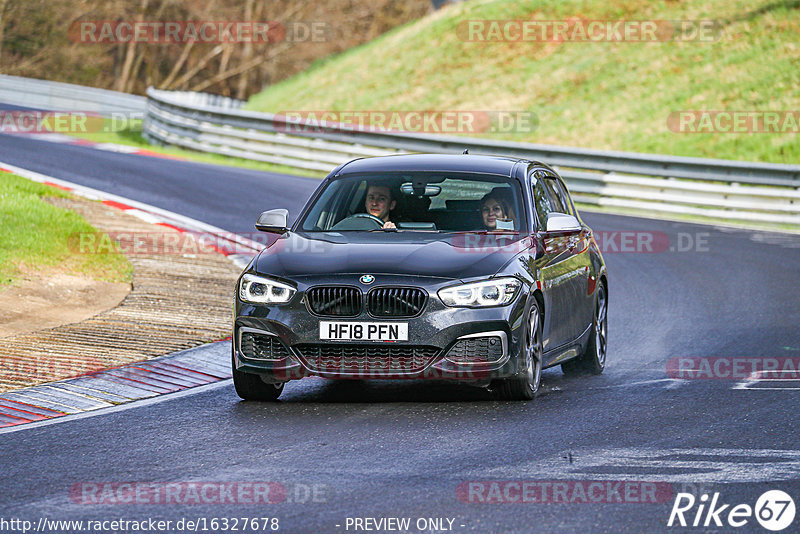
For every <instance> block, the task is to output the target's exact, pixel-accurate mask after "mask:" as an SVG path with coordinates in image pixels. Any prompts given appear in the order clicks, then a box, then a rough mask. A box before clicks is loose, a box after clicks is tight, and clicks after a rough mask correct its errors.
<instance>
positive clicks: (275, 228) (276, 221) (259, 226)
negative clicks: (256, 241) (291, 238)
mask: <svg viewBox="0 0 800 534" xmlns="http://www.w3.org/2000/svg"><path fill="white" fill-rule="evenodd" d="M288 217H289V210H282V209H280V210H269V211H265V212H264V213H262V214H261V215H259V216H258V221H257V222H256V230H258V231H259V232H271V233H273V234H285V233H286V232H288V231H289V228H287V225H286V219H287V218H288Z"/></svg>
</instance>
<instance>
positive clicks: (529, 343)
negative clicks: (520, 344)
mask: <svg viewBox="0 0 800 534" xmlns="http://www.w3.org/2000/svg"><path fill="white" fill-rule="evenodd" d="M527 326H528V332H527V336H526V343H525V347H524V348H523V349H522V350H521V351H520V352H521V354H520V357H521V363H522V369H521V370H520V372H519V373H517V376H514V377H512V378H507V379H505V380H500V381H498V384H497V387H496V390H497V393H498V395H499V397H500V398H501V399H503V400H531V399H533V398H534V397H536V395H538V394H539V388H540V387H541V384H542V352H543V350H542V317H541V314H540V313H539V305H538V304H537V303H536V301H534V302H533V304H532V305H531V310H530V312H528V324H527Z"/></svg>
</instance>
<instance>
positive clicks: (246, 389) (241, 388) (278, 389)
mask: <svg viewBox="0 0 800 534" xmlns="http://www.w3.org/2000/svg"><path fill="white" fill-rule="evenodd" d="M231 368H232V369H233V387H234V388H236V394H237V395H239V397H241V398H242V399H244V400H251V401H275V400H278V397H280V395H281V393H282V392H283V385H284V383H283V382H281V383H278V384H267V383H266V382H264V381H263V380H262V379H261V377H260V376H259V375H254V374H251V373H244V372H242V371H239V370H238V369H236V360H235V359H234V358H233V356H231Z"/></svg>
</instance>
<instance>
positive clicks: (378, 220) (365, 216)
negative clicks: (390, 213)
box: [348, 213, 385, 228]
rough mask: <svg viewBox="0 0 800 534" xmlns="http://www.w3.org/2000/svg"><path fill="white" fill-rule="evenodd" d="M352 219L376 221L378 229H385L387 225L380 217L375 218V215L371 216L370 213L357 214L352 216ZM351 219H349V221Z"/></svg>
mask: <svg viewBox="0 0 800 534" xmlns="http://www.w3.org/2000/svg"><path fill="white" fill-rule="evenodd" d="M351 217H352V218H354V219H369V220H371V221H375V223H376V224H377V225H378V228H383V225H384V224H385V223H384V222H383V219H381V218H380V217H375V216H374V215H370V214H369V213H356V214H355V215H351ZM351 217H348V219H350V218H351Z"/></svg>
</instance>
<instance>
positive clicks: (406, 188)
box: [400, 183, 442, 197]
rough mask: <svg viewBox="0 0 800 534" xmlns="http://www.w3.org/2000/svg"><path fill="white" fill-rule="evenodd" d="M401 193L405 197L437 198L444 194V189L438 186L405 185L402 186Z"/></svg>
mask: <svg viewBox="0 0 800 534" xmlns="http://www.w3.org/2000/svg"><path fill="white" fill-rule="evenodd" d="M400 191H401V192H402V193H403V194H404V195H417V196H420V197H422V196H425V197H435V196H436V195H438V194H439V193H441V192H442V188H441V187H440V186H438V185H430V184H428V185H425V186H419V185H417V184H411V183H405V184H403V185H401V186H400Z"/></svg>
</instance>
